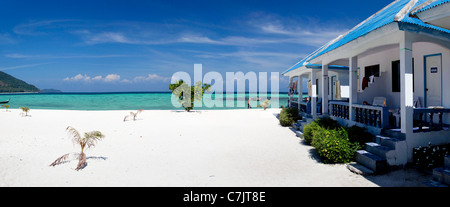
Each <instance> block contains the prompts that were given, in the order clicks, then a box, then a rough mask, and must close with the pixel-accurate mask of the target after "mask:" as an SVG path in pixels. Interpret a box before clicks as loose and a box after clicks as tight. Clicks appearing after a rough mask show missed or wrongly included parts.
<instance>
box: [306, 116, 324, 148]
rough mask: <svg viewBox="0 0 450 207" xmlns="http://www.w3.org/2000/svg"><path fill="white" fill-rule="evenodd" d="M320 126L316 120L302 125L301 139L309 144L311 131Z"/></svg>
mask: <svg viewBox="0 0 450 207" xmlns="http://www.w3.org/2000/svg"><path fill="white" fill-rule="evenodd" d="M320 128H321V127H320V126H319V124H317V122H315V121H313V122H311V123H309V124H307V125H305V126H304V127H303V139H305V141H306V142H307V143H309V144H311V142H312V140H313V138H314V134H313V132H314V131H316V130H319V129H320Z"/></svg>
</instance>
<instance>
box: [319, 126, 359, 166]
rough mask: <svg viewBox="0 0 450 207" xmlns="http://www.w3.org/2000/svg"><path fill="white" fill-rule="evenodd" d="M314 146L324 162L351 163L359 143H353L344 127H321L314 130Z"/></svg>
mask: <svg viewBox="0 0 450 207" xmlns="http://www.w3.org/2000/svg"><path fill="white" fill-rule="evenodd" d="M311 145H312V146H314V148H315V149H316V151H317V153H318V154H319V156H320V157H321V158H322V161H323V162H324V163H349V162H351V161H352V160H353V157H354V154H355V152H356V150H358V148H359V144H358V143H352V142H350V140H349V139H348V134H347V131H346V130H345V129H344V128H339V129H325V128H323V127H319V129H318V130H315V131H313V140H312V142H311Z"/></svg>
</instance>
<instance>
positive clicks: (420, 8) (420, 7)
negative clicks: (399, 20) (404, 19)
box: [409, 0, 438, 16]
mask: <svg viewBox="0 0 450 207" xmlns="http://www.w3.org/2000/svg"><path fill="white" fill-rule="evenodd" d="M436 1H438V0H428V1H426V2H424V3H422V4H420V5H419V6H417V7H415V8H414V9H412V10H411V12H409V15H410V16H414V15H415V13H416V12H418V11H419V10H422V9H423V8H425V7H426V6H428V5H430V4H431V3H434V2H436Z"/></svg>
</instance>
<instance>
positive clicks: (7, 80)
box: [0, 71, 41, 93]
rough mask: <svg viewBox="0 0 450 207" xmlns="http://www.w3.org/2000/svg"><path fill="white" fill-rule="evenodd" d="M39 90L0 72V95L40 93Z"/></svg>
mask: <svg viewBox="0 0 450 207" xmlns="http://www.w3.org/2000/svg"><path fill="white" fill-rule="evenodd" d="M40 91H41V90H39V88H37V87H36V86H34V85H30V84H28V83H26V82H25V81H22V80H19V79H17V78H14V77H13V76H11V75H9V74H7V73H5V72H2V71H0V93H15V92H40Z"/></svg>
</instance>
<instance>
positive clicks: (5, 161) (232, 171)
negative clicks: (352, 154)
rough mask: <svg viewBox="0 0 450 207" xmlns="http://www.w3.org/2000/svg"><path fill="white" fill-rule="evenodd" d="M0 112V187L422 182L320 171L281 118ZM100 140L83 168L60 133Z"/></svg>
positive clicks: (224, 113) (234, 112)
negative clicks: (68, 157)
mask: <svg viewBox="0 0 450 207" xmlns="http://www.w3.org/2000/svg"><path fill="white" fill-rule="evenodd" d="M9 111H10V112H5V110H4V109H0V121H1V123H3V124H2V125H0V131H1V134H2V136H0V149H2V150H1V151H0V163H2V165H0V186H168V187H170V186H190V187H201V186H225V187H226V186H236V187H238V186H266V187H274V186H285V187H287V186H303V187H309V186H314V187H316V186H330V187H331V186H332V187H343V186H356V187H375V186H417V185H418V184H419V183H420V181H421V180H423V179H426V178H428V177H426V176H422V175H420V174H417V173H416V172H415V171H411V170H409V169H405V170H402V171H395V172H392V173H389V174H387V175H381V176H376V177H364V176H361V175H356V174H354V173H352V172H350V171H349V170H348V169H347V168H346V165H344V164H334V165H328V164H323V163H321V162H320V161H318V160H317V158H315V157H314V153H313V148H312V147H311V146H308V145H305V144H303V143H302V141H301V140H300V139H299V138H298V137H296V136H295V133H294V132H293V131H292V130H290V129H289V128H287V127H282V126H280V125H279V121H278V119H277V118H276V115H277V114H278V113H279V111H280V109H270V108H269V109H267V110H265V111H264V110H263V109H253V110H242V109H230V110H228V109H227V110H199V111H193V112H192V111H191V112H185V111H184V110H179V111H173V110H144V111H143V112H142V113H141V114H139V115H138V116H137V120H136V121H126V122H124V121H123V118H124V116H125V115H129V112H130V111H133V110H113V111H110V110H107V111H77V110H45V109H31V111H30V112H29V115H30V116H28V117H24V116H21V115H20V112H21V111H20V110H19V109H10V110H9ZM67 126H72V127H74V128H75V129H77V130H78V131H79V132H80V133H84V132H87V131H92V130H99V131H101V132H102V133H103V134H104V135H105V136H106V137H105V139H104V140H101V141H99V142H97V144H96V146H95V147H94V148H90V149H88V150H86V151H85V153H86V156H87V166H86V167H85V168H84V169H82V170H80V171H75V168H76V165H77V161H76V159H71V160H69V161H67V162H65V163H63V164H60V165H57V166H55V167H49V164H50V163H52V162H53V161H54V160H55V159H56V158H58V157H60V156H61V155H63V154H66V153H79V152H80V149H79V148H80V147H79V146H77V145H74V144H73V143H72V140H71V138H70V137H69V136H68V135H67V133H66V131H65V129H66V127H67Z"/></svg>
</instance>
